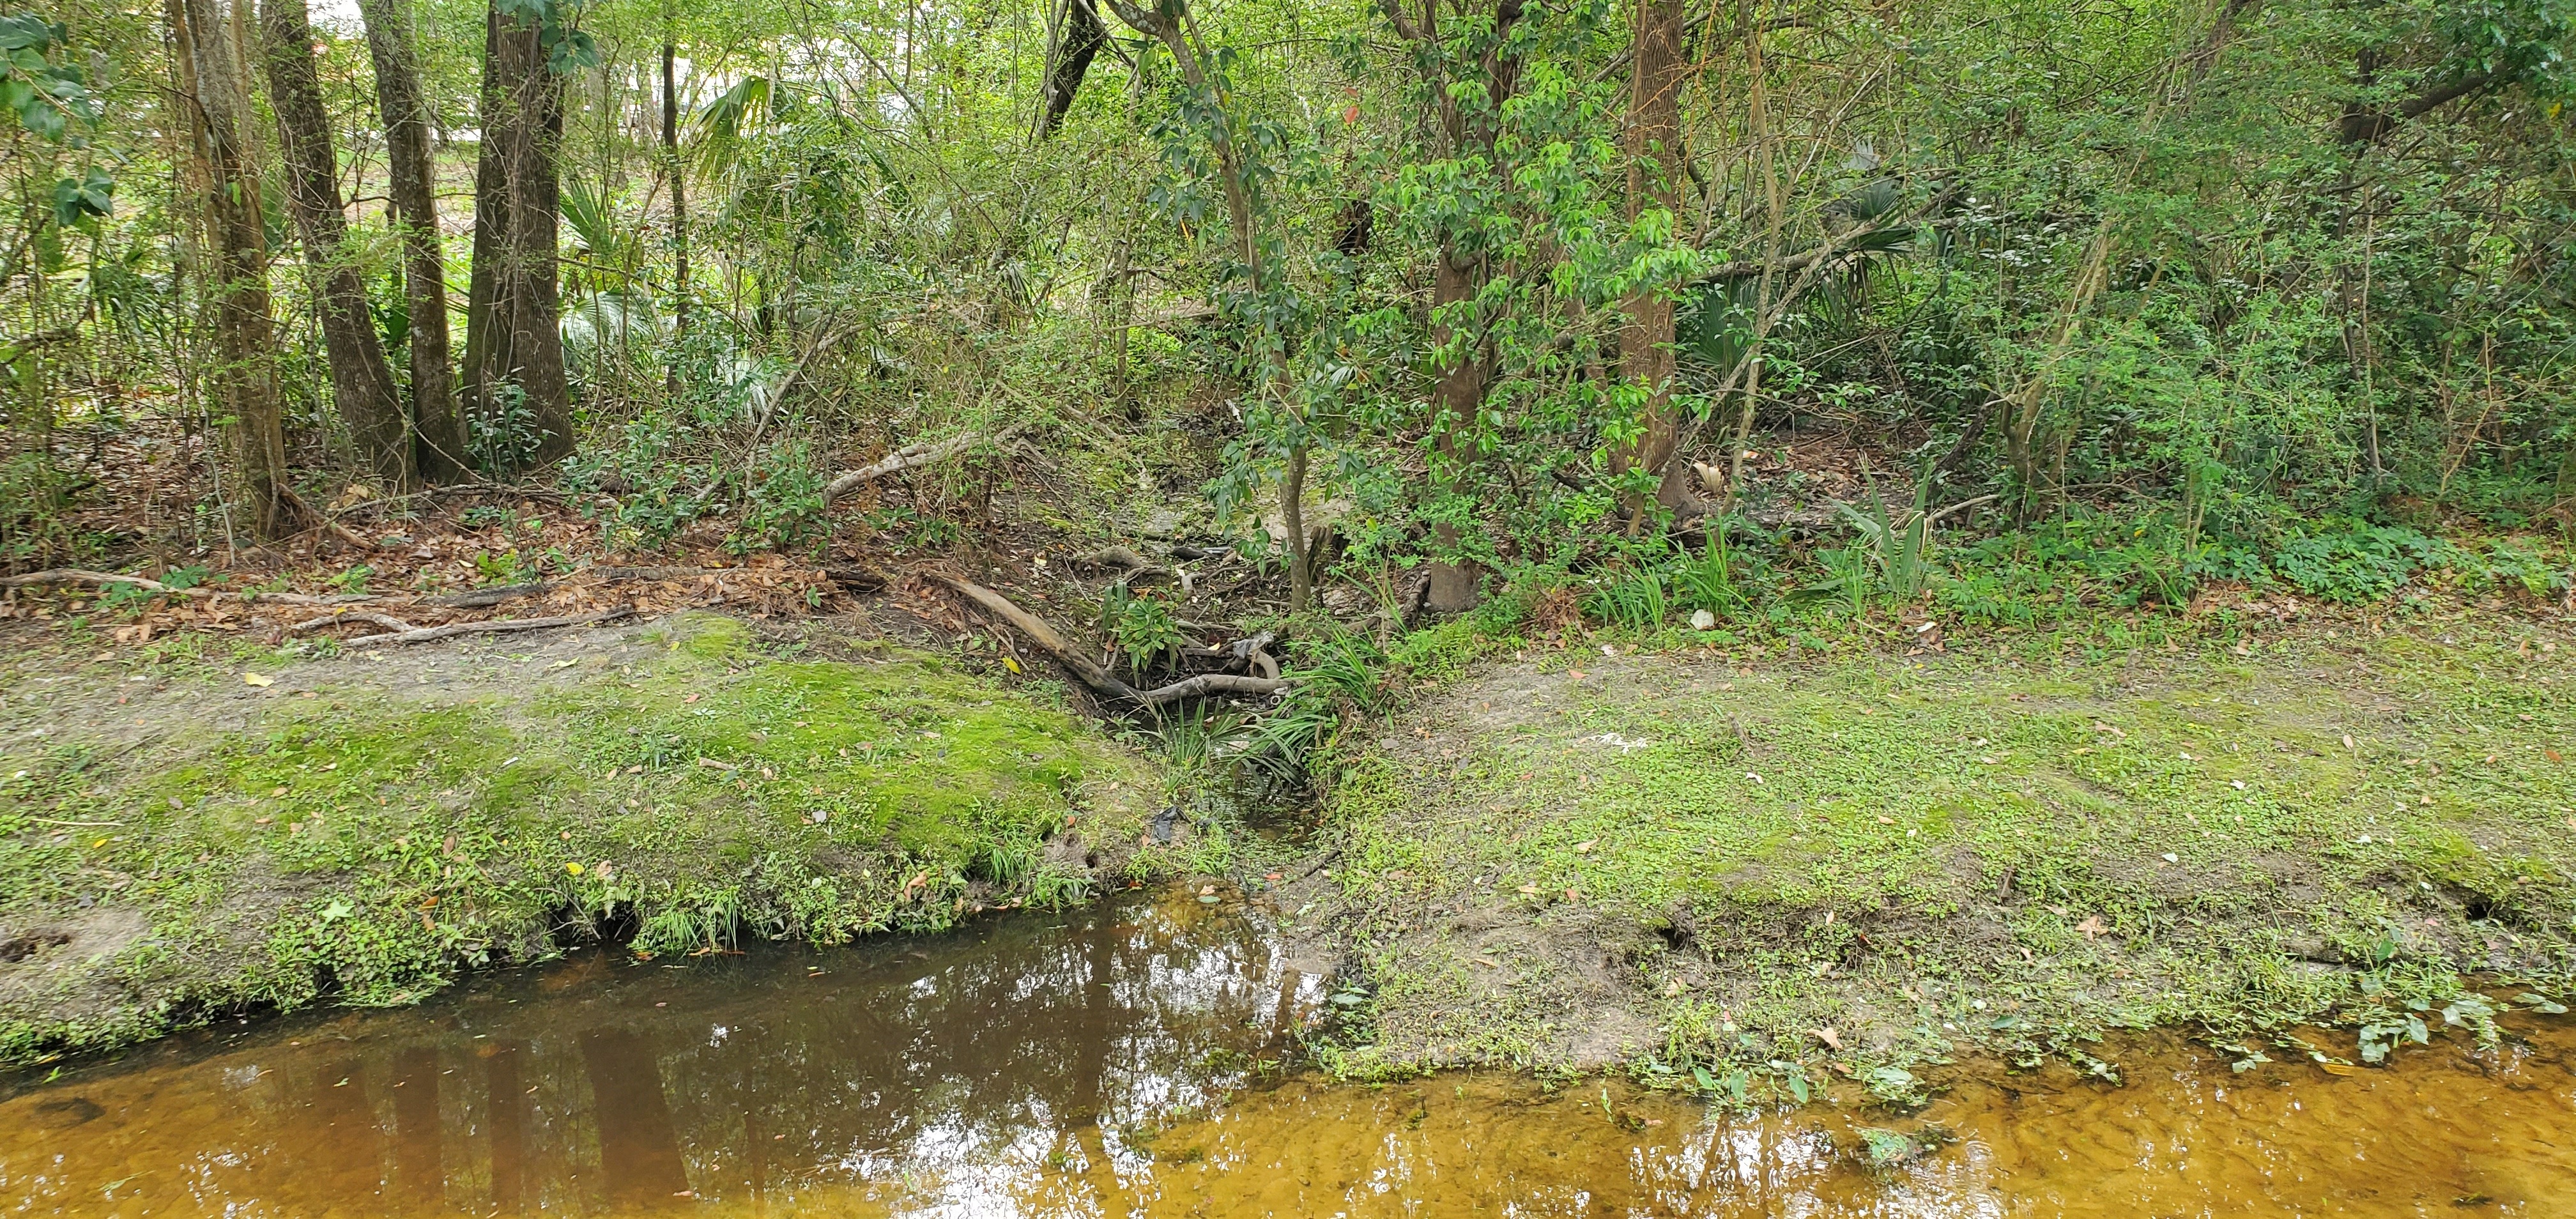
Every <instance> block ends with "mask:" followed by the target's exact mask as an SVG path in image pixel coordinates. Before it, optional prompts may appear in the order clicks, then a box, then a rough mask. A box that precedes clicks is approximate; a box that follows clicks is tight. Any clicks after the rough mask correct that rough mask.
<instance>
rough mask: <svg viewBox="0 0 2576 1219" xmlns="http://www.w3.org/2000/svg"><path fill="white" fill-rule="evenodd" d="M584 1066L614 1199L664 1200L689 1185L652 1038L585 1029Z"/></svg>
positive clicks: (602, 1159) (629, 1201)
mask: <svg viewBox="0 0 2576 1219" xmlns="http://www.w3.org/2000/svg"><path fill="white" fill-rule="evenodd" d="M581 1059H582V1068H583V1070H584V1071H585V1072H586V1073H588V1075H589V1076H590V1113H591V1120H592V1121H593V1122H594V1123H596V1124H597V1126H598V1128H599V1166H600V1170H601V1171H602V1172H604V1173H606V1174H607V1176H608V1198H609V1201H610V1202H611V1203H612V1204H617V1203H625V1204H628V1205H656V1204H666V1203H668V1202H669V1201H670V1199H671V1195H673V1194H676V1193H679V1192H681V1191H683V1190H686V1189H688V1188H689V1167H688V1162H687V1161H686V1160H685V1159H683V1158H682V1157H681V1155H680V1136H679V1134H678V1133H677V1132H676V1131H675V1130H674V1129H673V1128H672V1126H671V1106H670V1103H669V1102H668V1101H666V1100H664V1099H663V1097H662V1067H661V1063H660V1062H659V1061H658V1060H656V1059H655V1057H654V1055H653V1046H652V1043H651V1042H649V1041H647V1040H645V1039H644V1038H643V1037H641V1036H638V1035H637V1034H634V1033H630V1032H627V1031H625V1030H623V1029H612V1030H603V1031H600V1032H595V1033H585V1034H583V1035H582V1039H581Z"/></svg>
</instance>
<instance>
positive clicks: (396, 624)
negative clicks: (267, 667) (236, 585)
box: [286, 610, 420, 635]
mask: <svg viewBox="0 0 2576 1219" xmlns="http://www.w3.org/2000/svg"><path fill="white" fill-rule="evenodd" d="M341 622H372V623H375V624H376V625H377V626H381V627H390V628H392V629H394V630H397V631H416V630H419V629H420V628H419V627H416V626H413V625H412V624H410V623H408V622H405V621H403V620H402V619H400V618H396V617H394V616H392V615H390V614H372V613H367V612H365V611H363V610H334V611H332V612H331V613H328V614H324V615H322V616H321V617H319V618H307V619H305V620H304V621H302V622H299V623H296V624H295V625H293V626H290V627H288V628H286V633H287V634H289V635H301V634H303V633H304V632H306V631H311V630H319V629H321V628H323V627H326V626H331V625H333V624H335V623H341Z"/></svg>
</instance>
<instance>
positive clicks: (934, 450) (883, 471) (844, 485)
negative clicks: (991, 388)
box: [823, 423, 1020, 504]
mask: <svg viewBox="0 0 2576 1219" xmlns="http://www.w3.org/2000/svg"><path fill="white" fill-rule="evenodd" d="M1019 430H1020V425H1019V424H1016V423H1014V424H1012V425H1011V426H1009V427H1006V428H1003V429H1002V430H1001V431H998V432H995V433H993V434H992V435H991V436H989V437H987V436H986V435H985V434H984V433H982V432H968V433H966V434H965V435H963V436H951V437H949V438H948V439H946V440H937V441H931V440H924V441H919V442H917V443H914V444H908V445H905V446H903V447H902V448H900V449H896V450H895V451H894V452H891V453H888V454H886V455H885V456H883V457H880V458H878V459H877V460H875V461H873V462H870V463H869V464H867V465H864V466H860V467H859V468H858V469H855V470H849V471H845V472H843V473H842V474H841V475H840V476H839V477H837V478H835V479H833V480H832V481H831V482H830V483H828V484H826V485H825V486H824V487H823V502H824V503H827V504H828V503H830V502H832V501H833V500H836V499H839V498H841V497H842V496H844V495H847V494H849V493H850V492H851V491H853V490H855V489H857V487H858V486H859V484H861V483H864V482H872V481H874V480H876V479H880V478H883V477H885V476H886V475H888V474H900V473H902V472H903V471H905V470H909V469H912V468H913V467H915V466H926V465H929V464H930V463H932V462H935V461H946V460H948V459H949V458H951V457H955V456H956V455H958V454H960V453H963V452H965V451H966V450H968V449H971V448H974V447H975V446H977V445H980V444H982V443H984V442H985V441H986V440H987V439H990V440H992V441H994V442H996V443H998V442H1000V441H1003V440H1007V439H1009V438H1010V436H1011V434H1012V433H1014V432H1017V431H1019Z"/></svg>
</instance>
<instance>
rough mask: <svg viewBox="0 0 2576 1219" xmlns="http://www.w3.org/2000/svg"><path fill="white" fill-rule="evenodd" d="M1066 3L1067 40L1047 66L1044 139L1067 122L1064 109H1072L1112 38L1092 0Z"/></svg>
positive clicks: (1040, 129)
mask: <svg viewBox="0 0 2576 1219" xmlns="http://www.w3.org/2000/svg"><path fill="white" fill-rule="evenodd" d="M1064 7H1065V13H1064V41H1063V43H1062V44H1061V45H1059V46H1058V47H1057V48H1056V52H1055V59H1054V62H1053V63H1052V64H1050V65H1049V66H1048V68H1047V80H1046V109H1045V110H1043V111H1041V112H1040V113H1039V115H1038V138H1039V139H1041V140H1044V139H1046V138H1047V137H1048V136H1051V135H1054V134H1055V132H1056V128H1058V127H1062V126H1064V116H1065V112H1067V111H1069V110H1071V109H1073V98H1074V95H1075V94H1077V93H1079V92H1081V91H1082V78H1083V77H1084V76H1086V75H1088V74H1089V73H1090V72H1091V60H1092V57H1093V56H1096V55H1098V54H1100V48H1101V47H1102V46H1104V45H1106V44H1107V43H1108V41H1109V27H1108V26H1106V25H1103V24H1101V21H1100V10H1099V8H1098V7H1096V6H1095V5H1094V4H1093V3H1092V0H1065V6H1064Z"/></svg>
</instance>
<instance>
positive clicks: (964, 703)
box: [0, 616, 1222, 1059]
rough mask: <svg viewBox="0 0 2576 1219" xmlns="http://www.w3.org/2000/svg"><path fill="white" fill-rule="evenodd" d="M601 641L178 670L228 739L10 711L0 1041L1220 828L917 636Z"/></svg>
mask: <svg viewBox="0 0 2576 1219" xmlns="http://www.w3.org/2000/svg"><path fill="white" fill-rule="evenodd" d="M603 640H604V642H602V643H598V644H583V643H579V642H575V641H571V640H566V641H563V642H560V643H557V644H554V645H551V646H549V647H548V648H546V649H545V650H544V651H543V652H542V653H540V654H537V655H527V656H518V655H512V656H503V657H501V658H499V660H498V662H497V663H495V664H494V665H492V666H491V671H490V673H489V674H488V675H485V676H481V677H477V678H476V679H474V680H470V681H467V682H464V683H462V684H461V685H460V684H454V683H451V684H448V685H443V686H441V687H440V688H439V691H438V692H437V693H436V694H435V695H432V696H428V697H423V696H421V695H419V694H417V693H414V692H411V691H409V690H407V689H406V686H405V683H406V679H408V678H409V677H410V674H409V673H408V671H405V670H402V669H400V667H399V666H400V665H401V664H402V663H403V658H394V659H393V660H392V662H391V665H392V666H393V668H394V673H393V675H392V676H390V677H388V675H387V673H386V672H385V670H386V668H387V662H383V661H379V662H375V663H373V664H370V662H367V661H365V660H363V659H361V658H342V659H338V660H332V661H327V662H319V663H314V664H311V665H305V666H299V667H297V668H294V669H288V670H282V671H276V672H274V674H273V676H274V677H275V679H276V685H275V686H274V687H273V688H267V689H249V690H245V689H244V688H242V687H240V686H238V685H233V684H231V683H237V682H239V681H240V680H241V679H240V678H239V677H238V676H237V675H232V674H225V675H222V676H221V677H220V678H218V679H215V680H216V681H220V682H222V683H225V684H224V685H216V684H214V683H213V682H208V683H204V685H205V688H204V689H203V690H202V691H201V692H200V693H201V696H202V698H203V700H204V701H205V702H206V703H207V704H208V705H209V707H211V705H212V703H213V702H214V701H215V700H217V699H219V698H221V699H241V698H247V699H249V700H250V709H249V710H248V711H247V712H246V719H247V721H248V726H247V727H246V728H244V729H242V730H238V731H222V730H217V729H215V728H213V727H210V726H209V725H208V722H207V721H209V720H211V719H213V718H215V717H213V716H211V715H208V716H194V717H192V716H187V715H184V714H183V715H180V716H177V717H173V718H172V720H171V722H167V723H161V724H157V725H153V726H151V727H150V728H149V730H148V731H146V732H144V733H143V734H141V735H140V736H134V735H130V734H129V735H127V736H125V737H123V738H119V737H118V736H116V735H114V734H111V733H107V732H103V731H101V729H102V728H103V727H104V725H103V724H102V723H100V722H98V721H95V720H93V721H91V722H87V723H78V722H75V723H64V722H60V721H59V720H58V721H57V722H55V723H53V724H52V726H51V727H49V728H45V729H38V730H26V731H20V732H15V733H12V734H11V736H10V739H9V740H8V742H7V744H6V745H5V746H0V749H5V752H0V776H6V777H5V778H0V895H5V896H0V944H5V945H9V946H11V947H9V948H8V950H7V951H5V952H0V1057H8V1058H18V1059H23V1058H26V1057H29V1056H31V1055H35V1054H39V1053H44V1052H51V1051H57V1050H64V1049H78V1048H85V1047H94V1046H101V1045H111V1044H116V1043H119V1042H124V1041H130V1040H133V1039H137V1038H140V1037H145V1036H150V1035H153V1034H155V1033H157V1032H159V1031H162V1030H163V1029H166V1028H168V1027H171V1026H172V1025H174V1024H177V1023H182V1022H185V1021H188V1020H191V1019H195V1018H199V1017H201V1016H203V1015H204V1014H206V1013H209V1012H212V1011H217V1010H224V1009H231V1008H237V1007H242V1006H275V1007H280V1008H290V1007H295V1006H300V1005H303V1004H308V1003H312V1002H315V1001H317V1000H321V999H325V998H329V999H335V1000H338V1001H342V1002H349V1003H359V1004H386V1003H402V1002H408V1001H411V1000H413V999H416V998H418V997H419V996H421V995H423V994H426V993H428V992H429V991H430V990H433V989H435V988H436V987H438V986H440V985H442V984H444V983H445V982H446V981H447V980H448V979H449V978H450V977H451V976H452V975H453V974H454V973H455V971H457V970H459V969H462V968H469V967H474V966H478V965H484V964H489V963H493V962H498V961H505V960H525V959H531V958H535V957H541V956H545V955H548V954H550V953H551V952H553V951H554V950H555V948H554V945H555V943H556V942H557V940H558V939H560V938H563V937H565V936H567V935H580V934H588V933H596V932H598V931H600V930H602V929H603V928H602V924H603V923H605V922H608V921H611V920H614V921H617V922H620V923H624V924H625V925H626V927H625V929H628V930H631V931H632V932H633V934H634V942H635V945H636V946H637V947H638V948H639V949H641V950H645V951H650V952H686V951H693V950H699V949H704V948H708V947H713V946H718V945H723V944H727V943H730V942H731V941H732V940H733V939H734V938H735V937H736V936H737V935H740V934H752V935H759V936H767V937H781V938H785V937H794V938H803V939H809V940H813V941H817V942H826V943H828V942H834V941H840V940H845V939H848V938H851V937H853V936H858V935H864V934H868V933H871V932H876V931H884V930H931V929H936V928H940V927H945V926H948V925H950V924H951V923H953V922H955V921H956V920H958V919H960V918H962V917H965V916H967V915H969V914H971V913H973V912H975V911H977V910H981V909H984V908H987V907H990V906H996V905H1008V904H1016V903H1026V902H1036V903H1054V902H1061V901H1065V900H1070V899H1072V898H1074V897H1077V896H1079V895H1081V894H1082V893H1083V892H1084V891H1085V890H1086V889H1087V888H1088V887H1090V886H1091V885H1093V884H1095V883H1098V882H1100V881H1102V880H1105V879H1108V878H1110V877H1123V876H1127V875H1147V874H1152V873H1156V872H1160V871H1167V870H1172V869H1176V868H1179V867H1182V866H1187V865H1190V864H1206V863H1211V862H1214V861H1213V860H1212V859H1211V858H1209V856H1210V854H1211V853H1212V852H1215V851H1218V850H1221V847H1222V844H1221V843H1219V842H1216V841H1212V840H1210V839H1207V838H1203V837H1197V836H1193V835H1192V834H1191V833H1189V832H1188V830H1187V828H1186V827H1182V829H1181V832H1179V833H1178V834H1175V835H1173V836H1172V840H1171V841H1170V842H1169V843H1168V844H1167V843H1164V842H1161V841H1158V840H1157V839H1156V837H1155V836H1153V835H1150V834H1147V833H1146V832H1145V831H1146V828H1147V821H1148V819H1149V818H1150V817H1151V816H1152V815H1153V814H1154V813H1155V812H1156V811H1157V810H1159V809H1161V808H1163V807H1164V805H1165V803H1166V800H1165V796H1166V792H1165V780H1164V777H1163V775H1162V774H1161V772H1160V770H1159V768H1158V767H1156V766H1155V765H1154V764H1153V763H1151V762H1150V761H1149V760H1147V759H1145V758H1144V757H1142V756H1140V755H1138V754H1137V753H1135V752H1134V751H1133V750H1130V749H1128V748H1126V747H1124V746H1121V745H1118V744H1116V743H1113V742H1111V741H1109V740H1108V739H1106V738H1105V737H1104V736H1103V735H1102V734H1101V733H1100V732H1099V731H1098V730H1097V729H1095V728H1094V727H1092V726H1091V725H1089V724H1087V723H1085V722H1083V721H1081V720H1079V719H1077V718H1076V717H1074V716H1073V715H1072V714H1070V713H1069V712H1067V711H1065V710H1064V709H1062V708H1060V707H1055V706H1048V705H1043V704H1041V703H1038V702H1034V701H1032V700H1031V699H1030V698H1028V697H1027V696H1026V695H1023V694H1017V693H1012V692H1009V691H1006V690H1004V689H1002V688H1000V687H997V686H994V685H992V684H990V683H989V682H986V681H984V680H982V679H979V678H976V677H973V676H970V675H966V674H963V673H960V672H957V671H954V670H952V669H950V668H948V667H946V666H945V665H943V664H942V663H941V662H939V661H938V660H935V659H932V658H929V657H924V656H919V655H910V654H902V653H894V652H875V653H863V654H861V655H859V656H858V657H857V658H855V659H852V660H847V661H821V660H805V659H794V660H791V659H778V658H774V657H771V656H766V655H763V654H761V653H760V652H759V651H757V650H756V649H755V648H754V647H753V646H752V645H751V643H750V641H749V640H748V639H747V637H746V636H745V634H744V632H743V628H742V626H741V624H739V623H737V622H734V621H733V620H730V619H724V618H715V617H710V616H691V617H687V618H683V619H680V620H676V621H675V622H674V623H671V624H666V625H665V626H662V627H659V628H651V629H648V630H646V631H643V632H640V633H629V634H625V635H621V636H618V637H616V638H614V639H606V637H605V635H603ZM448 659H450V660H453V659H455V658H454V657H453V656H450V657H449V658H448ZM261 676H272V674H261ZM429 680H430V679H429V678H428V677H427V676H421V677H420V678H418V681H419V682H422V683H426V682H428V681H429ZM115 689H116V687H110V688H107V690H106V691H105V693H104V694H102V697H104V696H105V694H112V693H113V692H114V690H115ZM308 695H309V697H308ZM180 706H181V707H182V708H183V709H184V708H185V707H187V706H188V700H186V699H182V700H181V703H180ZM38 731H42V732H43V735H41V736H38V735H35V733H36V732H38ZM12 958H14V959H12Z"/></svg>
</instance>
